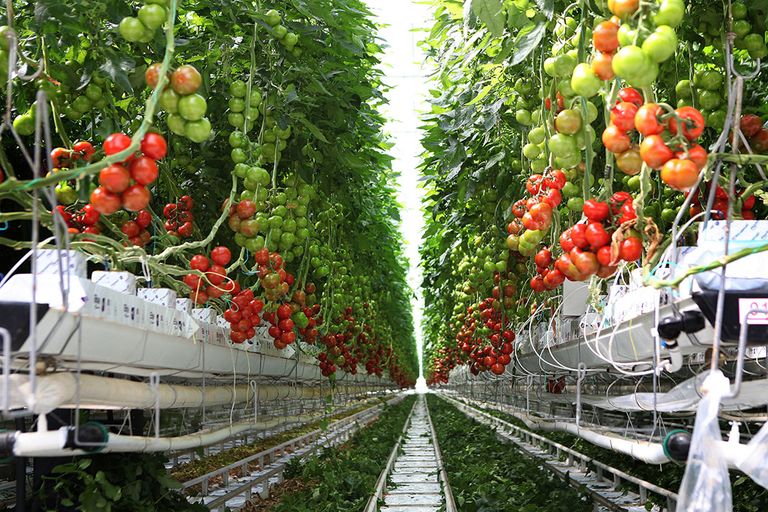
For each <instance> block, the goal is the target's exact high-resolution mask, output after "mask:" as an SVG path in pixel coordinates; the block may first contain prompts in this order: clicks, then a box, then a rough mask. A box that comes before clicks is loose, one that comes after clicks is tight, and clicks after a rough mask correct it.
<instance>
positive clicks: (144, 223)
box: [136, 210, 152, 229]
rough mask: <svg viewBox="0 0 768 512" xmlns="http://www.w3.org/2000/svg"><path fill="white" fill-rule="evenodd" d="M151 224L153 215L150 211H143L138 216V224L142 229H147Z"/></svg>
mask: <svg viewBox="0 0 768 512" xmlns="http://www.w3.org/2000/svg"><path fill="white" fill-rule="evenodd" d="M151 223H152V214H151V213H149V211H147V210H141V211H140V212H139V213H138V215H136V224H138V225H139V227H140V228H141V229H147V228H148V227H149V225H150V224H151Z"/></svg>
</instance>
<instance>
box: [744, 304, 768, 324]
mask: <svg viewBox="0 0 768 512" xmlns="http://www.w3.org/2000/svg"><path fill="white" fill-rule="evenodd" d="M755 310H757V311H762V313H754V312H753V311H755ZM745 317H746V318H747V323H748V324H749V325H768V298H760V299H739V318H740V319H741V320H744V318H745Z"/></svg>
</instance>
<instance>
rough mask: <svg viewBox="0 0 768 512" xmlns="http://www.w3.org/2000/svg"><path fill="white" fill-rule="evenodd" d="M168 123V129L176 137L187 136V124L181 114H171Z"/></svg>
mask: <svg viewBox="0 0 768 512" xmlns="http://www.w3.org/2000/svg"><path fill="white" fill-rule="evenodd" d="M166 122H167V123H168V129H169V130H171V131H172V132H173V133H175V134H176V135H185V134H186V129H187V122H186V121H185V120H184V118H183V117H181V116H180V115H179V114H170V115H169V116H168V119H167V120H166Z"/></svg>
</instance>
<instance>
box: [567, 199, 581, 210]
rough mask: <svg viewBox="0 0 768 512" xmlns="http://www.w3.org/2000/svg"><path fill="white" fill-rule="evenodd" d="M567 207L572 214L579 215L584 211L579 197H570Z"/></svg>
mask: <svg viewBox="0 0 768 512" xmlns="http://www.w3.org/2000/svg"><path fill="white" fill-rule="evenodd" d="M567 206H568V209H569V210H571V211H572V212H576V213H579V212H581V211H582V210H583V209H584V199H582V198H581V197H572V198H570V199H568V203H567Z"/></svg>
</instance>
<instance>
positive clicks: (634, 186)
mask: <svg viewBox="0 0 768 512" xmlns="http://www.w3.org/2000/svg"><path fill="white" fill-rule="evenodd" d="M627 186H628V187H629V190H632V191H636V190H640V176H632V177H630V178H629V180H627Z"/></svg>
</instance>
